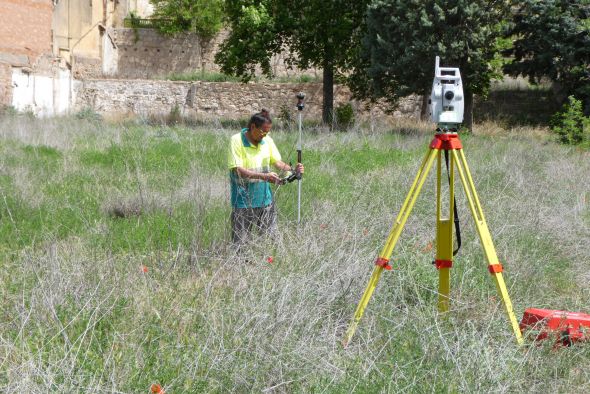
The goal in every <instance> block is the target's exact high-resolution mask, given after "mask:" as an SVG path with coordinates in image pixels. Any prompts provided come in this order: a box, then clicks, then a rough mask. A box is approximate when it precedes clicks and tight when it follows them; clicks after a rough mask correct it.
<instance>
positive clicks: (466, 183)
mask: <svg viewBox="0 0 590 394" xmlns="http://www.w3.org/2000/svg"><path fill="white" fill-rule="evenodd" d="M443 151H448V153H449V156H450V167H449V178H450V181H449V200H448V201H449V208H450V209H449V214H448V216H447V217H446V218H443V217H442V215H443V213H442V212H441V211H442V208H441V205H442V198H441V172H442V158H441V155H442V152H443ZM435 159H437V161H438V170H437V186H436V260H435V264H436V268H437V269H438V271H439V285H438V293H439V296H438V310H439V312H447V311H448V310H449V292H450V269H451V267H452V265H453V231H452V230H453V219H454V215H453V207H454V201H455V198H454V197H455V195H454V193H455V190H454V189H455V187H454V181H455V168H456V169H457V173H458V174H459V177H460V178H461V183H462V184H463V188H464V189H465V195H466V197H467V201H468V203H469V208H470V210H471V214H472V216H473V219H474V221H475V227H476V228H477V233H478V234H479V238H480V240H481V244H482V247H483V250H484V253H485V256H486V259H487V262H488V270H489V271H490V273H491V274H492V276H493V278H494V281H495V282H496V286H497V288H498V292H499V293H500V296H501V297H502V302H503V303H504V307H505V309H506V313H507V314H508V319H509V320H510V324H511V325H512V330H513V331H514V335H515V336H516V341H517V342H518V344H522V342H523V339H522V334H521V332H520V328H519V326H518V322H517V321H516V317H515V316H514V311H513V309H512V303H511V302H510V297H509V296H508V290H507V289H506V284H505V283H504V278H503V277H502V265H501V264H500V262H499V261H498V256H497V255H496V250H495V248H494V244H493V242H492V237H491V235H490V231H489V230H488V226H487V224H486V221H485V218H484V215H483V210H482V209H481V205H480V203H479V199H478V197H477V192H476V191H475V185H474V183H473V179H472V178H471V173H470V172H469V168H468V167H467V161H466V160H465V154H464V153H463V146H462V144H461V141H460V140H459V136H458V135H457V133H456V132H448V131H446V130H445V131H440V129H439V130H437V133H436V134H435V136H434V139H433V140H432V143H431V144H430V147H429V150H428V152H427V153H426V156H425V157H424V160H423V161H422V164H421V165H420V169H419V170H418V174H417V175H416V178H415V179H414V182H413V183H412V187H411V188H410V192H409V193H408V196H407V197H406V199H405V201H404V203H403V205H402V208H401V210H400V212H399V214H398V216H397V218H396V219H395V222H394V224H393V228H392V229H391V232H390V233H389V236H388V237H387V241H386V243H385V246H384V247H383V249H382V250H381V253H380V254H379V257H378V258H377V260H376V261H375V268H374V269H373V274H372V275H371V279H370V280H369V283H368V284H367V288H366V289H365V292H364V294H363V296H362V298H361V300H360V301H359V304H358V306H357V308H356V311H355V313H354V317H353V319H352V321H351V322H350V325H349V326H348V330H347V331H346V334H345V336H344V339H343V341H342V342H343V344H344V346H345V347H346V346H347V345H348V343H349V342H350V340H351V339H352V336H353V335H354V333H355V331H356V328H357V326H358V324H359V321H360V319H361V317H362V316H363V313H364V311H365V308H366V307H367V304H368V303H369V300H370V299H371V296H372V294H373V292H374V291H375V288H376V287H377V283H378V282H379V278H380V277H381V273H382V272H383V270H391V265H389V259H390V258H391V255H392V253H393V249H394V248H395V245H396V243H397V241H398V239H399V237H400V235H401V232H402V230H403V228H404V225H405V224H406V221H407V220H408V217H409V216H410V212H411V211H412V208H413V207H414V204H415V203H416V199H417V198H418V195H419V194H420V191H421V190H422V186H423V185H424V182H425V180H426V178H427V177H428V173H429V172H430V169H431V168H432V165H433V163H434V160H435Z"/></svg>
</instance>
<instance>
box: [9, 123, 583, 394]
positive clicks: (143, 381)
mask: <svg viewBox="0 0 590 394" xmlns="http://www.w3.org/2000/svg"><path fill="white" fill-rule="evenodd" d="M239 127H240V124H239V123H236V122H229V121H226V122H218V123H217V124H216V125H213V124H197V125H193V126H187V125H185V126H177V127H162V126H155V125H154V126H150V125H133V124H121V125H119V124H106V123H100V122H98V121H96V120H88V119H86V120H85V119H70V118H63V119H49V120H42V121H41V120H35V119H27V118H18V117H8V118H4V119H1V120H0V130H3V132H2V138H1V139H0V153H1V155H0V191H1V192H2V193H1V194H0V257H1V260H0V261H1V262H2V263H1V264H2V266H1V267H2V269H1V270H0V278H1V280H2V287H0V299H1V300H2V301H1V302H0V306H1V308H0V314H1V316H0V317H1V322H2V323H0V324H1V325H2V328H1V330H0V332H1V333H2V336H1V341H0V343H1V346H0V365H1V366H2V367H1V368H0V387H1V388H2V389H3V391H14V392H49V391H51V392H79V391H82V392H88V391H93V392H101V391H108V392H114V391H119V392H142V391H147V390H149V387H150V385H151V384H152V383H156V382H157V383H160V384H162V386H163V387H165V389H166V390H167V392H227V391H232V392H251V391H255V392H256V391H264V392H337V393H339V392H385V391H410V392H431V391H436V392H458V391H486V392H487V391H511V392H520V391H531V392H538V391H543V392H544V391H557V392H560V391H572V390H575V391H585V390H586V389H588V382H589V381H590V374H589V372H588V369H587V368H584V366H585V365H587V364H588V361H589V358H590V348H589V347H588V345H577V346H575V347H573V348H569V349H558V350H554V349H552V344H551V343H545V344H541V345H539V346H525V347H523V348H518V347H517V346H516V343H515V340H514V338H513V335H512V332H511V330H510V328H509V326H508V322H507V319H506V316H505V314H504V312H503V307H502V305H501V303H499V301H498V295H497V293H496V289H495V285H494V283H493V282H492V280H491V279H490V276H489V274H488V272H487V270H486V263H485V260H484V256H483V253H482V250H481V248H480V247H479V242H478V238H477V235H476V233H475V228H474V225H473V224H472V221H471V217H470V215H469V213H468V210H467V205H466V201H465V199H464V197H463V193H462V191H461V189H460V187H459V188H458V194H457V199H458V204H459V215H460V218H461V222H462V229H463V231H462V233H463V247H462V249H461V251H460V253H459V255H458V256H457V258H456V262H455V265H454V268H453V270H452V311H451V313H450V314H449V316H447V317H443V316H439V315H437V313H436V300H437V294H436V289H437V285H438V276H437V272H436V270H435V269H434V268H433V266H432V264H431V261H432V259H433V253H434V251H433V250H432V243H433V241H434V179H432V178H433V177H432V176H431V177H430V178H429V180H428V181H427V182H426V184H425V186H424V190H423V195H422V196H421V197H420V198H419V199H418V201H417V203H416V207H415V209H414V212H413V214H412V216H411V217H410V220H409V221H408V223H407V225H406V228H405V229H404V232H403V234H402V237H401V239H400V241H399V243H398V245H397V247H396V250H395V252H394V255H393V258H392V265H393V266H394V269H393V270H392V271H391V272H386V273H384V274H383V276H382V279H381V281H380V283H379V286H378V287H377V290H376V292H375V293H374V296H373V298H372V299H371V302H370V303H369V306H368V308H367V310H366V313H365V316H364V317H363V319H362V320H361V322H360V325H359V328H358V331H357V333H356V335H355V337H354V338H353V341H352V343H351V345H350V346H349V347H348V348H347V349H346V350H345V349H342V347H341V346H340V340H341V337H342V335H343V333H344V331H345V329H346V327H347V325H348V323H349V319H350V318H351V316H352V314H353V313H354V309H355V307H356V304H357V302H358V300H359V298H360V296H361V294H362V292H363V290H364V287H365V285H366V283H367V281H368V279H369V276H370V273H371V270H372V267H373V265H372V262H373V261H374V259H375V257H376V255H377V254H378V252H379V250H380V248H381V247H382V245H383V242H384V240H385V238H386V236H387V234H388V232H389V230H390V227H391V225H392V223H393V220H394V218H395V214H396V213H397V211H398V210H399V208H400V206H401V204H402V202H403V199H404V198H405V195H406V193H407V190H408V188H409V185H410V184H411V181H412V178H413V176H414V175H415V172H416V170H417V168H418V166H419V164H420V161H421V159H422V157H423V155H424V152H425V149H426V146H427V145H428V143H429V141H430V139H431V135H430V133H425V132H423V131H422V132H420V131H419V130H423V127H422V126H416V127H410V128H408V125H405V126H404V128H403V129H399V128H395V127H394V128H393V129H389V130H376V131H375V132H374V133H372V134H371V133H368V131H367V130H364V129H360V130H359V131H358V132H349V133H328V132H319V131H317V130H313V131H310V132H307V133H305V135H304V139H303V140H304V149H303V157H304V162H305V164H306V174H305V178H304V181H303V184H302V189H303V201H302V213H303V223H302V225H301V226H299V227H298V226H297V224H296V217H297V212H296V210H297V200H296V198H297V187H296V184H291V185H288V186H281V187H279V188H275V190H274V191H275V196H276V201H277V205H278V210H279V232H278V233H277V234H276V235H275V236H274V237H273V238H272V239H260V240H259V242H257V243H256V244H254V245H252V247H251V248H250V249H248V250H246V251H244V253H245V254H246V255H247V257H248V258H249V259H250V260H252V261H253V263H252V264H245V263H243V261H242V259H241V258H240V257H241V256H237V255H236V251H235V250H233V249H232V247H231V245H230V243H229V238H230V234H229V213H230V208H229V203H228V200H229V187H228V179H227V170H226V167H225V161H226V157H225V154H226V145H227V141H228V139H229V137H230V136H231V134H233V133H235V132H237V131H238V130H239ZM410 129H411V130H413V131H411V132H408V130H410ZM529 131H530V130H529ZM539 135H543V132H542V131H538V130H534V131H531V132H530V133H528V134H526V129H518V130H514V129H507V130H502V129H501V127H500V126H497V125H490V124H484V125H479V126H478V127H476V133H475V134H474V135H469V136H464V138H463V143H464V146H465V152H466V155H467V160H468V163H469V165H470V169H471V172H472V174H473V177H474V179H475V182H476V186H477V190H478V193H479V196H480V199H481V201H482V204H483V208H484V211H485V213H486V219H487V222H488V225H489V227H490V230H491V232H492V236H493V238H494V242H495V245H496V249H497V252H498V256H499V258H500V260H501V262H502V264H503V265H504V267H505V270H506V272H505V274H506V275H505V278H506V282H507V285H508V287H509V291H510V295H511V298H512V302H513V304H514V307H515V311H516V314H517V316H518V317H520V316H521V315H522V312H523V311H524V309H525V308H527V307H544V308H552V309H567V310H574V311H584V312H590V310H588V307H587V300H588V297H589V296H590V291H589V285H588V284H589V283H590V277H589V276H588V274H587V273H586V271H587V269H586V267H585V264H586V262H587V261H588V251H587V245H588V243H589V242H590V238H589V234H588V217H590V216H589V208H588V198H589V194H588V191H587V189H588V188H587V186H588V182H587V178H588V175H587V174H588V173H589V170H590V158H589V157H588V155H587V153H586V152H584V151H581V150H577V149H572V148H568V147H564V146H559V145H556V144H554V143H552V142H551V141H550V139H549V137H548V136H545V137H542V139H539V137H538V136H539ZM273 138H274V139H275V141H276V143H277V145H278V147H279V149H280V150H281V152H282V154H283V157H284V159H285V160H286V161H289V159H291V160H293V159H294V158H295V157H296V156H295V154H296V153H295V149H294V146H295V141H296V138H297V136H296V135H295V133H291V132H289V131H281V130H275V131H273ZM457 182H458V181H457ZM270 255H272V256H273V258H274V262H273V263H272V264H269V263H267V262H266V258H267V257H268V256H270ZM143 267H146V270H147V272H144V269H143Z"/></svg>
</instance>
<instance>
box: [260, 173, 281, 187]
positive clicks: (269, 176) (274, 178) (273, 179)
mask: <svg viewBox="0 0 590 394" xmlns="http://www.w3.org/2000/svg"><path fill="white" fill-rule="evenodd" d="M262 180H263V181H267V182H270V183H274V184H275V185H279V184H280V183H281V178H279V176H278V175H277V174H276V173H274V172H267V173H265V174H264V177H263V178H262Z"/></svg>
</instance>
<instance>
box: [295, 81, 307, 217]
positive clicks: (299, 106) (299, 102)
mask: <svg viewBox="0 0 590 394" xmlns="http://www.w3.org/2000/svg"><path fill="white" fill-rule="evenodd" d="M303 100H305V93H303V92H299V93H297V112H298V115H299V141H298V142H297V164H300V163H301V159H302V158H301V149H302V148H301V138H302V134H303V132H302V130H301V128H302V115H303V108H305V103H304V102H303ZM301 178H302V175H301V174H300V173H299V172H297V224H299V223H301Z"/></svg>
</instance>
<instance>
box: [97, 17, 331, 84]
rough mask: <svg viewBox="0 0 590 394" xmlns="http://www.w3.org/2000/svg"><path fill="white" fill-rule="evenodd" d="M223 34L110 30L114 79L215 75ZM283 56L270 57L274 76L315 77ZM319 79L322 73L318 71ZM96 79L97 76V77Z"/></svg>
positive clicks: (314, 71)
mask: <svg viewBox="0 0 590 394" xmlns="http://www.w3.org/2000/svg"><path fill="white" fill-rule="evenodd" d="M227 35H228V32H227V31H226V30H222V31H221V32H220V33H219V34H217V36H215V37H214V38H212V39H211V40H203V39H201V38H199V36H198V35H197V34H194V33H184V34H179V35H177V36H174V37H168V36H163V35H161V34H159V33H158V32H157V30H155V29H123V28H120V29H112V37H113V41H114V43H115V45H116V47H117V49H116V51H117V54H116V56H117V58H118V62H117V67H116V68H117V72H116V73H115V74H114V75H113V77H115V78H126V79H127V78H138V79H157V78H160V79H161V78H163V77H165V76H167V75H170V74H171V73H190V72H195V71H202V70H205V71H208V72H218V71H219V66H218V65H217V64H215V54H216V53H217V51H218V50H219V46H220V45H221V43H222V42H223V40H225V38H226V37H227ZM284 59H285V54H279V55H276V56H273V58H272V59H271V66H272V70H273V73H274V74H275V75H276V76H281V77H284V76H297V75H301V74H302V73H306V74H310V75H317V74H318V70H315V69H313V70H307V71H304V72H302V71H301V70H297V69H290V68H289V67H287V66H286V64H285V61H284ZM319 74H320V75H321V71H319ZM96 76H97V77H98V75H96Z"/></svg>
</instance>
